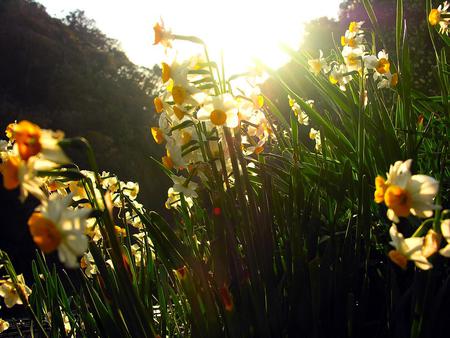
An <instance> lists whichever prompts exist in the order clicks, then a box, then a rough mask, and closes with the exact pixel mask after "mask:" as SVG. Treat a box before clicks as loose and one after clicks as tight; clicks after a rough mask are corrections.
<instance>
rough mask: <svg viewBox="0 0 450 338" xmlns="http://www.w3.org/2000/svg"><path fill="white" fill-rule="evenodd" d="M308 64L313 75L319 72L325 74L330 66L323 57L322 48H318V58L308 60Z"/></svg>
mask: <svg viewBox="0 0 450 338" xmlns="http://www.w3.org/2000/svg"><path fill="white" fill-rule="evenodd" d="M308 65H309V68H310V70H311V72H313V73H314V74H315V75H319V73H320V72H323V73H324V74H326V73H328V72H329V71H330V66H329V65H328V63H327V60H325V59H324V58H323V52H322V50H319V58H318V59H311V60H308Z"/></svg>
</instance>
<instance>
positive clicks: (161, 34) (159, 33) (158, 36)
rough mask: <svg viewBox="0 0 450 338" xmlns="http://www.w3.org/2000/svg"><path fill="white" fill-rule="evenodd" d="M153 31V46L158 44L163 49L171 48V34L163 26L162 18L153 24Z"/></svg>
mask: <svg viewBox="0 0 450 338" xmlns="http://www.w3.org/2000/svg"><path fill="white" fill-rule="evenodd" d="M153 31H154V33H155V38H154V41H153V44H154V45H158V44H160V45H162V46H164V47H165V48H171V47H172V40H173V34H172V32H171V31H170V30H169V29H167V28H166V27H165V26H164V22H163V20H162V18H161V19H160V22H157V23H155V25H154V26H153Z"/></svg>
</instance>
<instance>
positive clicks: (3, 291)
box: [0, 274, 31, 308]
mask: <svg viewBox="0 0 450 338" xmlns="http://www.w3.org/2000/svg"><path fill="white" fill-rule="evenodd" d="M17 288H18V289H19V290H20V292H21V293H22V295H23V296H24V297H25V298H27V299H28V296H30V295H31V289H30V288H29V287H28V286H27V285H26V284H25V279H24V277H23V275H22V274H20V275H17V284H16V285H14V282H13V281H12V279H11V278H9V279H8V280H2V281H0V296H1V297H3V298H4V300H5V305H6V307H7V308H12V307H13V306H14V305H16V304H18V305H22V304H23V301H22V299H21V298H20V295H19V291H18V290H17Z"/></svg>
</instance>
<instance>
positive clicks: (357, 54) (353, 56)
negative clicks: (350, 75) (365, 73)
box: [342, 46, 364, 72]
mask: <svg viewBox="0 0 450 338" xmlns="http://www.w3.org/2000/svg"><path fill="white" fill-rule="evenodd" d="M342 56H343V58H344V61H345V64H346V66H347V72H351V71H360V70H361V68H362V59H363V56H364V49H363V48H362V47H358V48H352V47H349V46H344V48H343V49H342Z"/></svg>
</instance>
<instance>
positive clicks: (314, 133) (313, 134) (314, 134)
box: [308, 128, 322, 153]
mask: <svg viewBox="0 0 450 338" xmlns="http://www.w3.org/2000/svg"><path fill="white" fill-rule="evenodd" d="M308 136H309V138H310V139H311V140H314V141H315V142H316V146H315V149H316V151H317V152H319V153H320V152H322V139H321V137H320V130H316V129H314V128H311V130H310V131H309V135H308Z"/></svg>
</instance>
